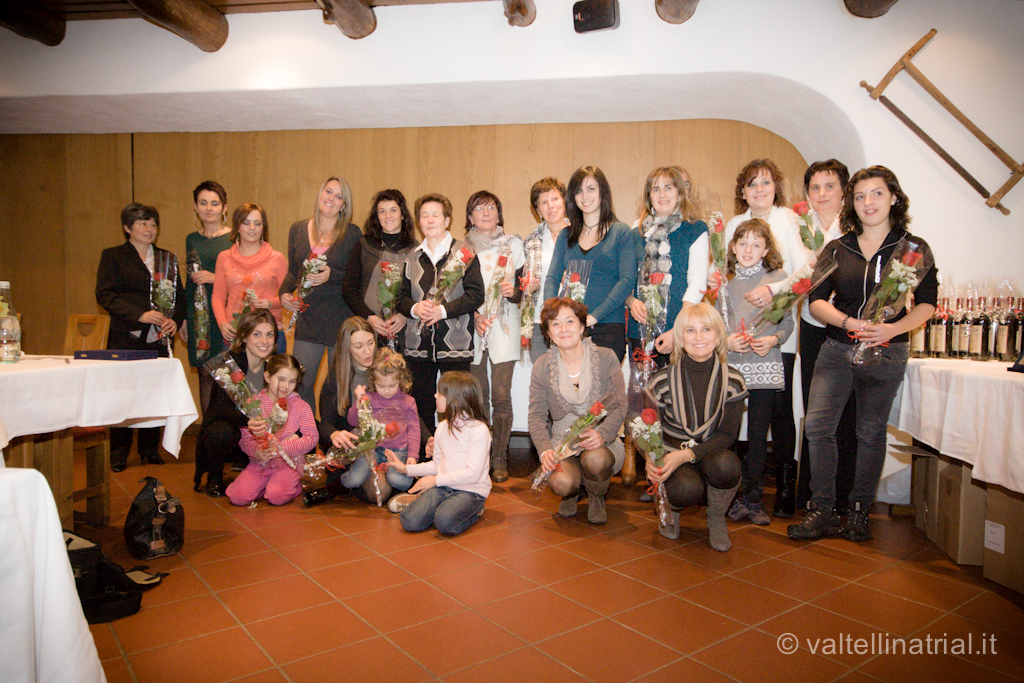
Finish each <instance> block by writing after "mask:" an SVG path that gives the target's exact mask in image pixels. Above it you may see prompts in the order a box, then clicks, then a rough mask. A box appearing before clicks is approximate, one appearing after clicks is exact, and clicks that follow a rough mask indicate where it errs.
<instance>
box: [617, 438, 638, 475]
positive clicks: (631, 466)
mask: <svg viewBox="0 0 1024 683" xmlns="http://www.w3.org/2000/svg"><path fill="white" fill-rule="evenodd" d="M623 444H624V445H625V447H626V459H625V460H623V461H622V471H621V472H619V476H621V477H622V485H623V486H632V485H633V484H635V483H636V445H635V444H634V443H633V435H632V434H626V438H625V439H624V440H623Z"/></svg>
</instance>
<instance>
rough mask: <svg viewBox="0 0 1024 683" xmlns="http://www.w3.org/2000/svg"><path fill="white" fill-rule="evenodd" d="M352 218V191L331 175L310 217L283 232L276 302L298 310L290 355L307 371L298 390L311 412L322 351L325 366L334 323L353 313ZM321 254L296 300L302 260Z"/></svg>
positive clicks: (329, 359)
mask: <svg viewBox="0 0 1024 683" xmlns="http://www.w3.org/2000/svg"><path fill="white" fill-rule="evenodd" d="M351 219H352V189H351V188H350V187H349V185H348V183H347V182H345V181H344V180H342V179H340V178H336V177H333V176H332V177H330V178H328V179H327V181H326V182H324V184H323V186H322V187H321V188H320V192H319V193H318V194H317V197H316V201H315V202H314V204H313V217H312V218H310V219H308V220H301V221H297V222H295V223H293V224H292V227H291V229H290V230H289V231H288V275H287V276H285V279H284V282H283V283H282V284H281V289H280V294H281V306H283V307H284V308H287V309H288V310H289V311H291V312H292V313H293V314H294V313H295V311H298V310H299V308H300V307H301V308H302V314H301V315H300V316H299V320H298V322H297V323H296V324H295V341H294V343H293V345H292V355H293V356H295V357H296V358H298V359H299V363H301V364H302V367H304V368H305V369H306V374H305V377H304V378H303V382H302V384H301V385H300V386H299V388H298V394H299V396H300V397H301V398H302V400H303V401H305V402H306V403H308V404H309V407H310V408H312V409H313V414H314V415H315V414H316V412H317V411H316V404H315V403H314V401H315V398H314V396H313V390H314V386H315V385H316V378H317V374H319V372H320V363H321V361H322V360H323V357H324V352H325V351H326V352H327V363H328V365H329V364H330V363H331V362H332V361H333V359H334V346H333V344H334V337H335V334H336V333H337V331H338V326H339V325H341V323H342V321H343V320H345V319H346V318H348V317H350V316H351V315H352V311H350V310H349V307H348V304H347V303H345V297H344V293H343V290H344V282H345V268H346V266H347V265H348V258H349V254H351V253H352V249H353V247H355V244H356V242H357V241H358V240H359V237H360V236H361V233H360V232H359V228H357V227H356V226H355V225H353V224H352V223H350V222H349V221H350V220H351ZM324 254H326V256H327V265H326V266H324V267H323V268H322V269H320V272H318V273H312V274H310V275H309V276H307V277H306V278H305V280H304V281H305V282H306V283H307V284H309V285H310V286H311V287H312V290H311V291H310V292H309V294H308V295H307V296H306V298H305V299H299V298H298V297H297V296H295V294H293V292H295V290H296V287H298V286H299V284H300V281H299V276H300V275H301V273H302V263H303V261H305V260H306V259H307V258H311V257H314V256H320V255H324Z"/></svg>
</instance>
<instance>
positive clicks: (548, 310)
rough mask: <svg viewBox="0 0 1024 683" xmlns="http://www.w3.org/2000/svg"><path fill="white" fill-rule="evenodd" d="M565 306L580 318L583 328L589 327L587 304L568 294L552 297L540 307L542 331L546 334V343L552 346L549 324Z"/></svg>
mask: <svg viewBox="0 0 1024 683" xmlns="http://www.w3.org/2000/svg"><path fill="white" fill-rule="evenodd" d="M563 308H568V309H569V310H571V311H572V312H573V314H574V315H575V316H576V317H577V318H578V319H579V321H580V327H582V328H583V329H586V328H587V305H586V304H584V303H581V302H579V301H576V300H575V299H570V298H569V297H567V296H563V297H552V298H550V299H548V300H547V301H545V302H544V307H543V308H541V309H540V331H541V334H543V335H544V343H545V344H547V345H548V346H551V336H550V335H549V334H548V324H549V323H550V322H551V321H552V319H554V318H555V317H557V316H558V312H559V311H560V310H562V309H563Z"/></svg>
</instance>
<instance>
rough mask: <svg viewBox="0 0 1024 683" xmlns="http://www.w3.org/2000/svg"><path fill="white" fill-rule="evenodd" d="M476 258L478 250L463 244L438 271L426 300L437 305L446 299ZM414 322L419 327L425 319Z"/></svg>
mask: <svg viewBox="0 0 1024 683" xmlns="http://www.w3.org/2000/svg"><path fill="white" fill-rule="evenodd" d="M474 258H476V252H474V251H473V249H472V247H470V246H469V245H468V244H463V245H462V247H461V248H460V249H459V250H458V251H457V252H456V253H455V254H454V255H452V257H451V258H449V259H448V260H447V261H445V262H444V265H443V266H442V267H441V270H439V271H437V275H436V276H435V278H434V285H433V286H432V287H431V288H430V291H429V292H427V298H426V299H424V301H430V302H432V303H433V304H434V305H435V306H436V305H437V304H439V303H441V302H442V301H444V300H445V297H447V296H448V294H449V292H451V291H452V289H453V288H454V287H455V285H457V284H458V283H459V281H460V280H461V279H462V276H463V275H465V274H466V269H467V268H469V264H470V263H472V262H473V259H474ZM414 324H415V325H416V327H417V329H419V328H421V327H422V326H423V321H422V320H417V321H416V322H415V323H414Z"/></svg>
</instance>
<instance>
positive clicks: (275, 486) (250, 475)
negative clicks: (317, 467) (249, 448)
mask: <svg viewBox="0 0 1024 683" xmlns="http://www.w3.org/2000/svg"><path fill="white" fill-rule="evenodd" d="M299 460H301V458H299ZM274 464H275V465H276V467H263V466H262V465H261V464H259V463H256V462H252V461H250V462H249V465H248V466H247V467H246V468H245V469H244V470H242V473H241V474H239V475H238V477H237V478H236V479H235V480H234V481H233V482H231V484H229V485H228V488H227V490H226V491H225V493H226V494H227V496H228V500H230V501H231V504H232V505H248V504H249V503H251V502H253V501H254V500H256V499H257V498H259V497H260V496H261V495H262V496H263V497H264V498H265V499H266V500H267V502H268V503H270V504H271V505H284V504H285V503H288V502H291V501H292V500H294V499H295V498H296V497H297V496H298V495H299V494H300V493H302V484H300V483H299V476H300V474H299V472H301V470H302V465H301V463H298V462H297V463H296V465H297V466H298V468H299V469H298V470H293V469H292V468H290V467H288V465H286V464H285V463H284V462H282V461H280V460H278V461H275V462H274Z"/></svg>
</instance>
